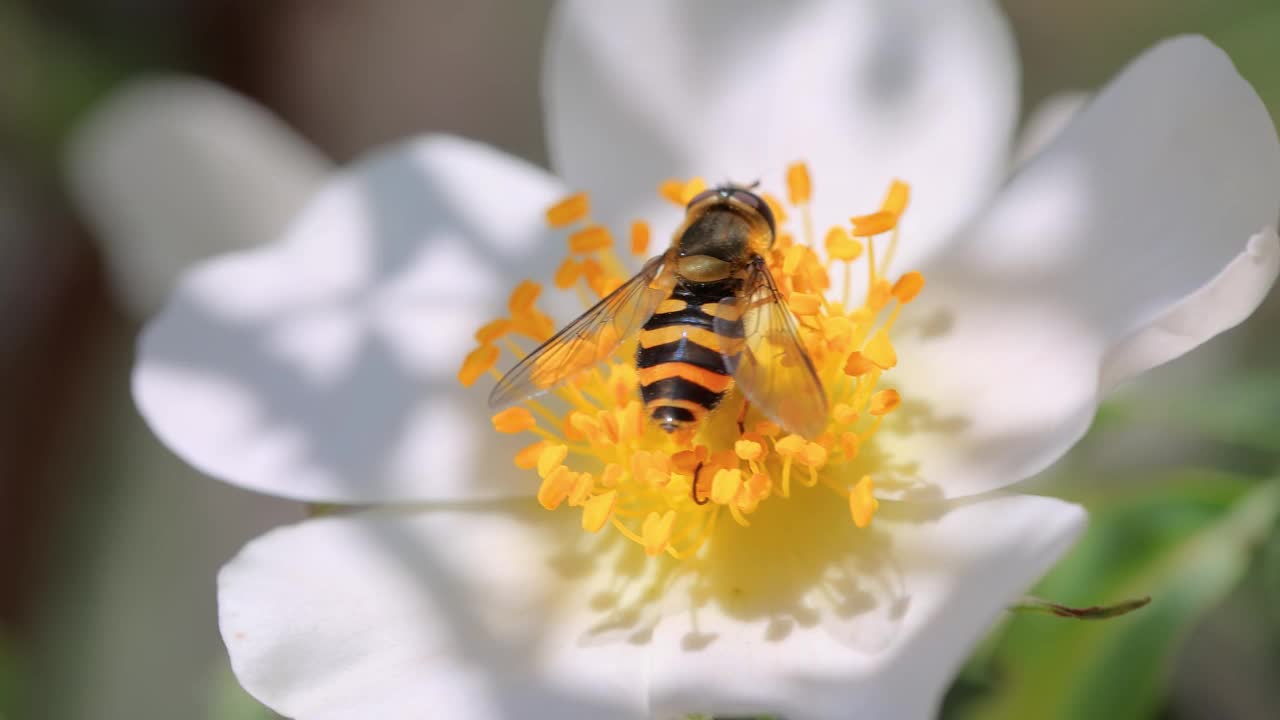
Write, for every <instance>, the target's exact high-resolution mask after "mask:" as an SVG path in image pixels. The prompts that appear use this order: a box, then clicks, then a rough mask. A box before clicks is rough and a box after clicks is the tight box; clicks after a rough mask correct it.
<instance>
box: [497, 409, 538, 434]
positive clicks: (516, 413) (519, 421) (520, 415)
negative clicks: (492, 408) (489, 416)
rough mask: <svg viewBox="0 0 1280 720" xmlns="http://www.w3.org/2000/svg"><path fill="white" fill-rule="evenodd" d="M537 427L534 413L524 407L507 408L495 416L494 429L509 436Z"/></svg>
mask: <svg viewBox="0 0 1280 720" xmlns="http://www.w3.org/2000/svg"><path fill="white" fill-rule="evenodd" d="M537 425H538V423H537V421H535V420H534V419H533V413H531V412H529V411H528V410H526V409H524V408H522V407H512V408H507V409H506V410H503V411H502V412H500V413H498V414H496V415H494V416H493V429H494V430H497V431H498V432H500V433H506V434H508V435H514V434H515V433H519V432H524V431H525V430H532V429H533V428H535V427H537Z"/></svg>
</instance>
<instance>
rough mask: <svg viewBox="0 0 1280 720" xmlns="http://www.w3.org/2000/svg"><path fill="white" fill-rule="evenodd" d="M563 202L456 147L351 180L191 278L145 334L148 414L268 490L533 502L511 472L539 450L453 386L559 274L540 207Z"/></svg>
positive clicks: (137, 387) (469, 148)
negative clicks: (486, 338) (511, 311)
mask: <svg viewBox="0 0 1280 720" xmlns="http://www.w3.org/2000/svg"><path fill="white" fill-rule="evenodd" d="M560 194H561V190H560V189H559V186H558V185H557V184H556V183H555V182H554V181H553V180H552V179H551V178H549V177H548V176H547V175H546V174H545V173H543V172H541V171H539V170H537V169H535V168H533V167H530V166H528V165H526V164H524V163H522V162H519V161H516V160H514V159H512V158H509V157H506V156H504V155H502V154H500V153H498V152H497V151H495V150H492V149H490V148H487V147H484V146H480V145H476V144H473V143H469V142H465V141H462V140H458V139H454V138H448V137H435V138H427V139H423V140H420V141H416V142H411V143H406V144H405V145H403V146H401V147H399V148H396V149H394V150H392V151H388V152H383V153H381V154H379V155H376V156H374V157H372V158H370V159H368V160H366V161H365V162H362V163H360V164H358V165H356V166H355V167H353V168H352V169H350V170H347V171H344V172H342V173H340V174H338V175H337V176H335V177H334V178H333V179H332V180H331V181H330V182H329V184H328V185H327V186H326V187H325V188H324V190H322V191H321V192H320V193H319V194H318V195H317V196H316V197H315V199H314V200H313V201H312V202H311V204H310V205H309V206H308V207H307V209H306V210H305V211H304V212H303V213H302V215H301V216H300V217H299V218H298V219H297V221H296V222H295V223H294V224H293V225H292V226H291V228H290V229H289V231H288V232H287V233H286V234H285V236H284V238H283V239H282V240H281V241H279V242H277V243H274V244H272V245H269V246H267V247H264V248H261V249H259V250H255V251H253V252H249V253H244V254H240V255H232V256H228V257H223V258H219V259H216V260H213V261H210V262H207V263H205V264H202V265H200V266H198V267H197V268H196V269H195V270H194V271H193V272H191V273H190V274H188V275H186V276H184V277H183V279H182V281H181V284H180V287H179V289H178V291H177V293H176V294H175V295H174V297H173V298H172V300H171V301H170V302H169V304H168V305H167V306H166V307H165V309H164V311H163V312H162V313H161V314H160V315H159V316H158V317H156V318H155V320H154V321H153V322H152V323H151V324H150V325H149V326H148V327H147V329H146V331H145V332H144V334H143V337H142V341H141V346H140V348H139V359H138V364H137V368H136V370H135V375H134V395H135V398H136V400H137V402H138V407H139V408H140V409H141V411H142V414H143V416H144V417H145V418H146V419H147V421H148V422H149V423H150V425H151V427H152V428H153V429H154V430H155V432H156V434H157V435H159V436H160V438H161V439H162V440H164V442H165V443H166V444H168V445H169V447H170V448H172V449H173V450H174V451H175V452H177V453H178V454H179V455H181V456H182V457H183V458H184V459H185V460H187V461H188V462H190V463H191V464H193V465H195V466H196V467H197V468H199V469H201V470H203V471H204V472H206V473H209V474H210V475H213V476H215V477H218V478H221V479H223V480H226V481H228V482H232V483H235V484H237V485H242V486H245V487H248V488H252V489H255V490H259V491H261V492H266V493H270V494H273V495H279V496H283V497H290V498H296V499H304V500H310V501H319V502H339V503H372V502H384V501H386V502H391V501H402V500H413V499H474V498H485V497H494V496H499V495H512V494H521V495H523V494H528V493H532V492H533V491H534V490H535V489H536V488H535V487H533V486H532V485H531V484H530V483H529V482H527V481H524V480H512V477H513V475H514V468H513V467H512V465H511V458H512V455H513V453H514V451H515V450H516V449H518V448H519V447H520V446H521V445H522V444H524V443H521V442H519V441H517V440H516V439H515V438H513V437H511V436H497V435H496V434H495V433H494V431H493V429H492V427H491V425H490V422H489V418H488V415H489V413H488V410H487V406H486V401H485V393H486V392H487V390H488V388H487V386H488V385H489V383H488V382H486V381H481V382H479V383H477V384H476V386H475V387H473V388H470V389H464V388H462V387H461V386H459V385H458V382H457V380H456V376H457V372H458V369H459V367H460V365H461V362H462V358H463V356H464V355H465V354H466V353H467V352H469V351H470V350H471V349H472V348H473V347H474V345H475V341H474V340H473V339H472V335H473V333H474V332H475V330H476V329H477V328H478V327H480V326H481V325H482V324H484V323H485V322H487V321H489V320H491V319H493V318H496V317H498V316H500V315H502V314H505V312H506V308H505V302H506V297H507V294H508V293H509V291H510V290H511V289H512V288H513V287H514V286H515V285H516V283H517V281H518V279H520V278H523V277H526V276H532V277H536V278H546V277H550V276H551V274H552V269H553V268H554V263H555V262H556V261H557V260H558V256H559V254H560V253H559V250H558V248H560V247H561V242H562V241H561V240H558V239H557V240H555V241H552V240H551V239H550V238H549V236H548V233H547V232H546V231H545V230H544V220H543V212H544V210H545V209H546V207H547V206H548V205H550V204H551V203H552V202H554V201H555V200H556V199H558V196H559V195H560ZM553 248H554V249H553ZM527 442H528V441H527V440H525V443H527Z"/></svg>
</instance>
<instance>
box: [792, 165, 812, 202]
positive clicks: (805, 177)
mask: <svg viewBox="0 0 1280 720" xmlns="http://www.w3.org/2000/svg"><path fill="white" fill-rule="evenodd" d="M810 195H811V188H810V184H809V168H808V167H806V166H805V164H804V163H793V164H792V165H791V166H790V167H788V168H787V198H788V199H789V200H791V204H792V205H804V204H805V203H807V202H809V197H810Z"/></svg>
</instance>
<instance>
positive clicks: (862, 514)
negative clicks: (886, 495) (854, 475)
mask: <svg viewBox="0 0 1280 720" xmlns="http://www.w3.org/2000/svg"><path fill="white" fill-rule="evenodd" d="M875 489H876V488H875V483H874V482H873V481H872V480H871V476H870V475H865V476H863V478H862V479H861V480H859V481H858V484H857V485H854V486H853V491H852V492H850V493H849V514H850V515H852V516H853V524H854V525H857V526H858V527H859V528H860V529H865V528H867V527H869V526H870V525H871V518H872V516H873V515H875V513H876V510H878V509H879V508H880V501H879V500H876V497H875V495H874V494H873V493H875Z"/></svg>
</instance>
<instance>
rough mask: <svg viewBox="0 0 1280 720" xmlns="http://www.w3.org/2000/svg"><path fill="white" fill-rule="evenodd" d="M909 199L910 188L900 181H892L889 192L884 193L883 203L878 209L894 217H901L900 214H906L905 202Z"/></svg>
mask: <svg viewBox="0 0 1280 720" xmlns="http://www.w3.org/2000/svg"><path fill="white" fill-rule="evenodd" d="M910 199H911V186H910V185H908V184H906V183H904V182H902V181H901V180H894V181H893V182H892V183H890V184H889V191H888V192H887V193H885V196H884V202H883V203H881V204H880V209H881V210H882V211H884V212H887V213H891V214H893V215H895V216H901V215H902V213H904V212H906V210H907V201H908V200H910Z"/></svg>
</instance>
